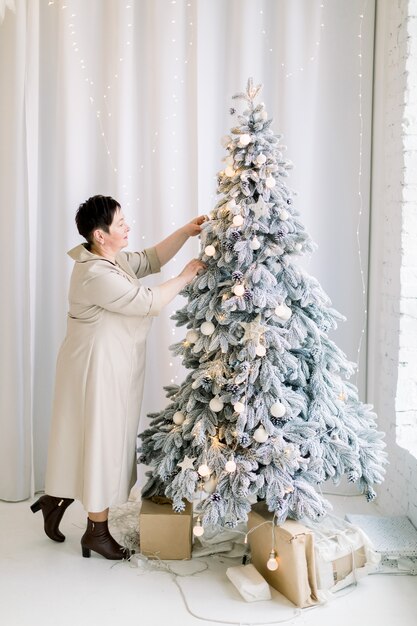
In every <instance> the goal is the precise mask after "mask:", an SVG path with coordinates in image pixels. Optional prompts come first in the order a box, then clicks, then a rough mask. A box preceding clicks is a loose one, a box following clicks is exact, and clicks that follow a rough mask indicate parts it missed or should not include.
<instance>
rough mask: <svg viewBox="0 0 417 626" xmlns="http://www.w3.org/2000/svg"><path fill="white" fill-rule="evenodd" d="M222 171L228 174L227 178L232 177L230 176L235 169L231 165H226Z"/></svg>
mask: <svg viewBox="0 0 417 626" xmlns="http://www.w3.org/2000/svg"><path fill="white" fill-rule="evenodd" d="M224 173H225V174H226V176H229V178H232V176H234V175H235V169H234V168H233V167H232V166H231V165H228V166H227V167H226V169H225V170H224Z"/></svg>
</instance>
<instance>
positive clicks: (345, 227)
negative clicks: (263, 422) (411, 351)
mask: <svg viewBox="0 0 417 626" xmlns="http://www.w3.org/2000/svg"><path fill="white" fill-rule="evenodd" d="M15 6H16V11H15V13H13V12H11V11H6V13H5V17H4V22H3V24H1V25H0V106H1V111H0V113H1V115H0V150H1V163H0V207H1V224H2V228H0V257H1V258H0V280H1V285H0V289H1V291H0V293H1V306H0V372H1V392H0V425H1V438H0V498H2V499H5V500H13V501H14V500H21V499H25V498H27V497H29V496H30V495H31V494H32V493H33V490H34V489H36V490H37V489H42V487H43V479H44V468H45V461H46V449H47V439H48V431H49V420H50V409H51V398H52V389H53V381H54V369H55V359H56V354H57V350H58V348H59V344H60V342H61V341H62V339H63V335H64V332H65V324H66V309H67V288H68V278H69V275H70V272H71V262H70V260H69V258H68V257H67V255H66V251H67V250H69V249H70V248H71V247H72V246H74V245H76V244H77V243H78V242H79V241H80V238H79V236H78V234H77V232H76V229H75V225H74V214H75V210H76V208H77V206H78V205H79V204H80V202H82V201H83V200H84V199H86V198H87V197H89V196H90V195H93V194H96V193H103V194H109V195H112V196H113V197H115V198H116V199H118V200H119V201H120V202H121V203H122V205H123V209H124V211H125V213H126V214H127V216H128V218H129V219H130V223H131V226H132V236H131V241H130V245H131V248H132V249H133V248H140V247H146V246H149V245H151V244H153V243H155V242H157V241H158V240H160V239H161V238H163V237H164V236H165V235H167V234H168V233H169V232H170V231H172V230H173V229H175V228H177V227H179V226H180V225H182V224H183V223H185V222H186V221H187V220H189V219H191V218H192V217H193V216H194V215H196V214H198V213H207V212H208V211H210V209H211V208H212V207H213V205H214V204H215V201H216V199H215V191H216V176H215V175H216V172H217V171H218V170H219V169H220V168H221V165H222V163H221V159H222V157H223V156H224V152H223V149H222V148H221V145H220V141H219V140H220V138H221V136H222V135H224V134H226V133H227V132H228V130H229V129H230V127H231V125H232V124H233V117H232V116H231V115H230V113H229V108H230V107H232V106H233V105H234V102H232V100H231V96H232V95H233V94H234V93H236V92H237V91H241V90H242V89H244V88H245V85H246V81H247V78H248V77H249V76H253V78H254V80H255V82H261V83H263V84H264V90H263V95H262V99H263V101H264V102H265V103H266V105H267V109H268V111H269V113H270V114H271V115H272V116H273V117H274V126H273V128H274V130H275V131H276V132H282V133H284V140H283V141H284V142H285V143H286V144H287V145H288V152H287V155H288V157H289V158H290V159H291V160H292V161H293V162H294V165H295V170H294V172H293V173H292V176H291V179H290V181H289V183H290V185H291V187H292V188H293V189H296V190H297V191H298V193H299V197H298V208H299V210H300V211H301V214H302V218H303V220H304V222H305V223H306V225H307V227H308V229H309V231H310V233H311V234H312V236H313V238H314V239H315V240H316V242H317V243H318V244H319V250H318V251H317V252H316V254H315V255H314V256H313V257H312V258H311V260H306V261H303V263H304V264H306V266H307V268H308V270H309V271H310V273H312V274H314V275H315V276H316V277H317V278H318V279H319V280H320V281H321V282H322V284H323V286H324V288H325V289H326V291H327V292H328V293H329V295H330V296H331V297H332V300H333V303H334V306H335V307H336V308H338V309H339V310H340V311H342V312H343V313H344V314H345V315H346V316H347V318H348V322H347V323H346V324H344V325H343V326H342V327H341V328H340V330H338V331H337V333H336V334H335V335H334V339H335V340H336V342H337V343H338V345H339V346H340V347H341V348H342V349H344V350H345V352H347V354H348V356H349V357H350V358H351V359H352V360H355V361H356V360H357V356H358V353H357V350H358V342H359V339H360V336H361V333H362V330H363V328H364V300H363V294H362V284H361V273H360V269H359V248H358V241H357V234H358V233H357V230H358V219H359V217H360V220H361V221H360V227H359V242H360V251H361V255H362V265H363V273H364V280H365V281H366V279H367V256H368V247H367V241H368V221H369V220H368V204H369V202H368V201H369V198H368V189H369V163H370V130H371V105H372V64H373V58H372V55H373V31H374V0H352V1H350V2H346V1H345V0H327V1H325V0H323V1H320V0H188V1H187V0H123V1H119V0H87V1H86V0H54V1H53V0H26V1H25V0H16V2H15ZM361 16H363V17H361ZM322 25H323V26H322ZM359 34H361V35H362V36H361V37H358V35H359ZM360 53H361V54H362V57H359V56H358V55H359V54H360ZM360 61H361V66H362V69H361V70H360V69H359V68H360ZM359 73H361V74H362V77H361V78H360V77H359V76H358V74H359ZM360 81H361V82H360ZM360 86H361V94H360ZM360 95H361V98H359V96H360ZM360 102H361V104H362V108H361V112H362V113H361V114H362V117H361V118H360V117H359V114H360V109H359V104H360ZM361 122H362V124H363V135H362V144H361V142H360V139H361V138H360V128H361ZM361 145H362V150H360V146H361ZM360 151H362V156H361V155H360ZM360 159H361V160H360ZM359 172H360V174H359ZM358 175H359V179H358ZM358 182H360V185H361V192H362V202H363V212H362V215H361V216H359V208H360V205H359V200H358ZM197 252H198V243H197V242H196V241H190V242H189V243H188V244H187V245H186V246H185V248H184V250H183V251H182V252H181V253H180V254H178V255H177V258H176V259H175V260H173V261H172V262H171V263H170V264H169V266H168V267H167V269H166V270H164V272H163V274H162V276H158V277H157V279H156V280H157V281H161V280H164V279H166V278H169V277H170V276H171V275H173V274H175V273H177V272H179V271H180V270H181V268H182V265H183V264H184V263H185V261H186V260H187V259H188V258H190V257H191V256H192V255H195V254H196V253H197ZM150 280H154V281H155V277H153V278H152V279H150ZM179 303H180V299H178V300H177V301H176V303H175V304H174V306H170V307H168V308H167V310H166V311H165V312H164V313H163V315H161V316H160V318H159V319H158V320H156V321H155V323H154V325H153V329H152V331H151V335H150V340H149V346H148V372H147V384H146V394H145V399H144V405H143V409H142V424H144V422H145V419H146V413H147V412H149V411H155V410H158V409H159V408H161V407H162V406H163V403H164V402H165V399H164V393H163V389H162V387H163V385H165V384H169V383H170V382H171V380H173V381H176V382H180V381H181V379H182V375H183V372H182V371H181V368H180V366H179V363H178V361H177V360H176V359H171V358H170V353H169V351H168V345H169V344H170V343H173V342H174V341H176V340H179V339H180V338H181V336H182V334H181V329H175V327H173V325H172V322H171V321H170V319H169V316H170V314H171V313H172V311H173V310H174V309H175V306H176V305H178V304H179ZM360 357H361V371H360V376H359V383H360V387H361V389H364V383H365V368H364V365H365V342H364V343H363V345H362V350H361V353H360Z"/></svg>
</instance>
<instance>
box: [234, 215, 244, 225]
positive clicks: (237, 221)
mask: <svg viewBox="0 0 417 626" xmlns="http://www.w3.org/2000/svg"><path fill="white" fill-rule="evenodd" d="M243 222H244V219H243V217H242V216H241V215H235V216H234V218H233V225H234V226H242V224H243Z"/></svg>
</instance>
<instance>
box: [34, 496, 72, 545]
mask: <svg viewBox="0 0 417 626" xmlns="http://www.w3.org/2000/svg"><path fill="white" fill-rule="evenodd" d="M73 502H74V500H73V498H55V496H47V495H46V494H45V495H44V496H41V497H40V498H39V500H37V501H36V502H34V503H33V504H32V506H31V507H30V508H31V510H32V512H33V513H36V512H37V511H39V510H40V509H42V513H43V520H44V526H43V527H44V529H45V533H46V534H47V535H48V537H49V538H50V539H52V540H53V541H59V542H62V541H65V535H63V534H62V533H61V531H60V530H59V524H60V523H61V520H62V516H63V515H64V513H65V511H66V509H67V508H68V507H69V505H70V504H72V503H73Z"/></svg>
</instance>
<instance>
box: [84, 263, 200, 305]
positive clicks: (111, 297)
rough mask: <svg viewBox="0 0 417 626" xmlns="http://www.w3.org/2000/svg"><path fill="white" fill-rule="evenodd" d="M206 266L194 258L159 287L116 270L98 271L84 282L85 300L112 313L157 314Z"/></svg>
mask: <svg viewBox="0 0 417 626" xmlns="http://www.w3.org/2000/svg"><path fill="white" fill-rule="evenodd" d="M205 267H206V266H205V265H204V263H202V261H199V260H198V259H193V260H192V261H190V262H189V263H187V265H186V266H185V267H184V269H183V270H182V272H181V273H180V274H179V275H178V276H176V277H175V278H171V279H170V280H167V281H166V282H165V283H162V284H161V285H158V286H156V287H144V286H143V285H133V284H132V283H131V282H130V281H129V280H128V279H127V278H125V277H124V276H123V275H122V274H121V273H119V272H117V271H115V270H110V271H109V270H108V268H106V271H104V272H98V273H95V274H93V275H91V276H88V277H87V279H86V280H85V281H84V282H83V283H82V289H83V291H84V292H85V301H86V303H88V304H90V305H96V306H99V307H101V308H103V309H107V310H108V311H112V312H113V313H121V314H122V315H140V316H142V315H143V316H148V315H158V314H159V312H160V311H161V309H162V307H164V306H165V305H166V304H168V302H171V300H173V299H174V298H175V296H176V295H177V294H179V292H180V291H181V290H182V289H184V287H185V286H186V285H188V283H189V282H191V281H192V279H193V278H194V276H195V275H196V274H197V273H198V272H199V271H201V270H203V269H204V268H205Z"/></svg>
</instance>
